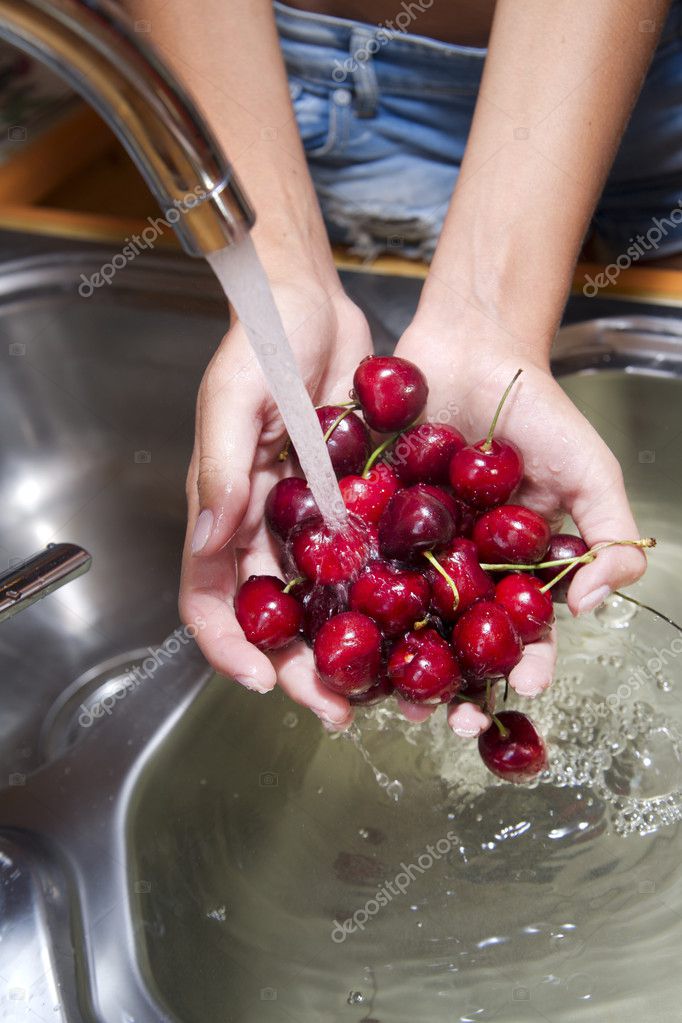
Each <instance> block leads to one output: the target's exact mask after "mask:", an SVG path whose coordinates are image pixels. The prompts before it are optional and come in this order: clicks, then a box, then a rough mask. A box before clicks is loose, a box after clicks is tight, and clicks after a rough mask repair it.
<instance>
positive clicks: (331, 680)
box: [313, 611, 381, 696]
mask: <svg viewBox="0 0 682 1023" xmlns="http://www.w3.org/2000/svg"><path fill="white" fill-rule="evenodd" d="M313 654H314V656H315V666H316V668H317V672H318V674H319V676H320V678H321V679H322V681H323V682H324V684H325V685H326V686H327V687H328V688H329V689H332V690H333V691H334V692H335V693H341V695H342V696H360V695H361V694H362V693H366V692H367V690H368V689H369V688H370V687H371V686H373V685H374V684H375V683H376V682H377V680H378V678H379V672H380V670H381V633H380V632H379V629H378V628H377V626H376V625H375V624H374V622H373V621H372V619H371V618H368V617H367V616H366V615H362V614H359V613H358V612H357V611H344V612H343V613H342V614H340V615H336V616H335V617H334V618H330V619H329V621H328V622H325V623H324V625H323V626H322V627H321V629H320V631H319V632H318V633H317V636H316V637H315V642H314V644H313Z"/></svg>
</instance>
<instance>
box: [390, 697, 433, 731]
mask: <svg viewBox="0 0 682 1023" xmlns="http://www.w3.org/2000/svg"><path fill="white" fill-rule="evenodd" d="M396 703H397V704H398V710H399V711H400V713H401V714H402V715H403V717H404V718H407V720H408V721H411V722H412V723H413V724H415V725H420V724H421V723H422V721H426V720H427V719H428V718H430V717H431V715H432V714H433V712H434V711H435V710H437V709H438V708H437V707H428V706H424V705H423V704H421V705H420V704H417V703H408V702H407V700H401V698H400V697H399V696H396Z"/></svg>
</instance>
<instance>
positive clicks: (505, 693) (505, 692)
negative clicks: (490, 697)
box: [502, 678, 509, 703]
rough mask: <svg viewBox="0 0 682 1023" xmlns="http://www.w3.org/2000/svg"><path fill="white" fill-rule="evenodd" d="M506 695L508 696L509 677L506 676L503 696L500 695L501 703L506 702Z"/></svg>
mask: <svg viewBox="0 0 682 1023" xmlns="http://www.w3.org/2000/svg"><path fill="white" fill-rule="evenodd" d="M508 696H509V679H508V678H506V679H505V680H504V696H503V697H502V703H506V702H507V697H508Z"/></svg>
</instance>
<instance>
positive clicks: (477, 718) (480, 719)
mask: <svg viewBox="0 0 682 1023" xmlns="http://www.w3.org/2000/svg"><path fill="white" fill-rule="evenodd" d="M490 722H491V718H490V716H489V715H488V714H485V713H484V712H483V711H482V710H481V708H480V707H479V706H478V704H476V703H455V704H451V706H450V707H449V709H448V725H449V726H450V728H451V729H452V731H453V732H454V733H455V735H458V736H459V738H460V739H475V738H476V736H478V735H480V734H481V732H485V730H486V729H487V728H489V727H490Z"/></svg>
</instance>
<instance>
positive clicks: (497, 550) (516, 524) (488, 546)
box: [472, 504, 551, 565]
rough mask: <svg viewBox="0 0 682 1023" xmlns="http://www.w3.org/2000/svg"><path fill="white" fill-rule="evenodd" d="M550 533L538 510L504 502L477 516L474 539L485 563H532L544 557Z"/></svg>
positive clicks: (480, 557) (547, 524)
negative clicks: (500, 505) (498, 506)
mask: <svg viewBox="0 0 682 1023" xmlns="http://www.w3.org/2000/svg"><path fill="white" fill-rule="evenodd" d="M550 535H551V533H550V529H549V523H548V522H547V520H546V519H543V517H542V515H539V514H538V512H536V511H533V509H532V508H524V507H523V505H520V504H505V505H502V507H500V508H491V509H490V511H487V512H485V514H483V515H481V517H480V519H477V520H476V524H475V525H474V531H473V534H472V539H473V541H474V543H475V544H476V547H477V548H478V556H479V559H480V561H482V562H483V563H484V564H489V565H499V564H504V565H507V564H511V565H533V564H535V562H537V561H541V560H542V558H543V556H544V554H545V551H546V550H547V547H548V545H549V539H550Z"/></svg>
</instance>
